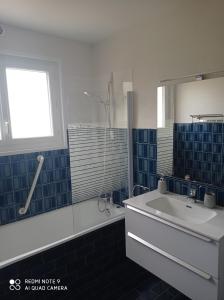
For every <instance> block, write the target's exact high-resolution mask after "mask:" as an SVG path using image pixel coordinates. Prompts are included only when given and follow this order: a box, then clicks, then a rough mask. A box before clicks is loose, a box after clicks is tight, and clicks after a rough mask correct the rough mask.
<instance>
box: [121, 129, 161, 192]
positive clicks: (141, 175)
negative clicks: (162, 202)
mask: <svg viewBox="0 0 224 300" xmlns="http://www.w3.org/2000/svg"><path fill="white" fill-rule="evenodd" d="M136 137H137V138H136ZM156 139H157V132H156V129H133V170H134V185H137V184H140V185H143V186H147V187H149V186H150V189H151V190H153V189H155V188H156V186H157V176H156V159H157V145H156V143H157V140H156ZM136 149H137V151H136ZM143 192H144V191H143V190H142V189H141V188H137V189H136V190H135V195H138V194H141V193H143ZM116 197H117V194H116Z"/></svg>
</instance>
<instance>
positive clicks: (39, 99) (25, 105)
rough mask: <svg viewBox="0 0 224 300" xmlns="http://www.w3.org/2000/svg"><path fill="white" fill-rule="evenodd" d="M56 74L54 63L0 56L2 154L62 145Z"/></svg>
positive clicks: (62, 134)
mask: <svg viewBox="0 0 224 300" xmlns="http://www.w3.org/2000/svg"><path fill="white" fill-rule="evenodd" d="M58 73H59V72H58V67H57V64H56V63H54V62H46V61H39V60H33V59H25V58H18V57H13V56H3V55H0V95H1V98H0V146H1V150H0V152H1V153H5V152H12V153H16V152H20V151H26V150H32V151H39V150H47V149H49V148H60V147H63V146H64V133H63V118H62V113H61V112H62V109H61V103H60V89H59V87H60V82H59V74H58Z"/></svg>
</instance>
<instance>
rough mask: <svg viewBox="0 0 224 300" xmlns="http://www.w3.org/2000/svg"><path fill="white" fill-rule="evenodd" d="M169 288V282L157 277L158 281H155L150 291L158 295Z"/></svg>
mask: <svg viewBox="0 0 224 300" xmlns="http://www.w3.org/2000/svg"><path fill="white" fill-rule="evenodd" d="M169 288H170V285H169V284H167V283H166V282H164V281H162V280H160V279H159V281H158V282H157V283H155V285H154V286H153V287H152V291H153V292H154V293H156V294H157V295H160V294H162V293H163V292H165V291H166V290H168V289H169Z"/></svg>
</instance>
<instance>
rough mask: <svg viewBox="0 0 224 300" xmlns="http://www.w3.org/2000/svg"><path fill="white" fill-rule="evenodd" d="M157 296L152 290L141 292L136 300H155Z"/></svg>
mask: <svg viewBox="0 0 224 300" xmlns="http://www.w3.org/2000/svg"><path fill="white" fill-rule="evenodd" d="M156 297H158V295H157V294H156V293H154V292H153V291H152V290H148V291H143V292H141V294H140V295H139V296H138V298H137V299H136V300H155V299H156Z"/></svg>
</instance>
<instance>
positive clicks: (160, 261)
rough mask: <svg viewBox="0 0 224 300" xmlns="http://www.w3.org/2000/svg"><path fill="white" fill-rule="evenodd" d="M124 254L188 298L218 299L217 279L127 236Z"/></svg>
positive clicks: (196, 299)
mask: <svg viewBox="0 0 224 300" xmlns="http://www.w3.org/2000/svg"><path fill="white" fill-rule="evenodd" d="M126 254H127V257H129V258H130V259H132V260H133V261H135V262H136V263H138V264H139V265H141V266H142V267H144V268H145V269H147V270H149V271H150V272H151V273H153V274H155V275H157V276H158V277H160V278H161V279H162V280H164V281H166V282H167V283H169V284H170V285H172V286H173V287H175V288H176V289H178V290H179V291H181V292H182V293H184V294H185V295H187V296H188V297H190V299H193V300H202V299H206V300H217V299H218V296H217V293H218V281H217V279H214V278H209V279H205V278H203V277H201V276H200V275H198V274H196V273H194V272H193V271H191V270H189V269H187V268H185V267H183V266H181V265H179V264H178V263H176V262H174V261H172V260H171V259H169V258H166V257H165V256H163V255H161V254H159V253H158V252H156V251H154V250H152V249H150V248H148V246H146V245H143V244H142V243H141V242H139V241H136V240H135V239H133V238H131V237H129V236H126Z"/></svg>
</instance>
